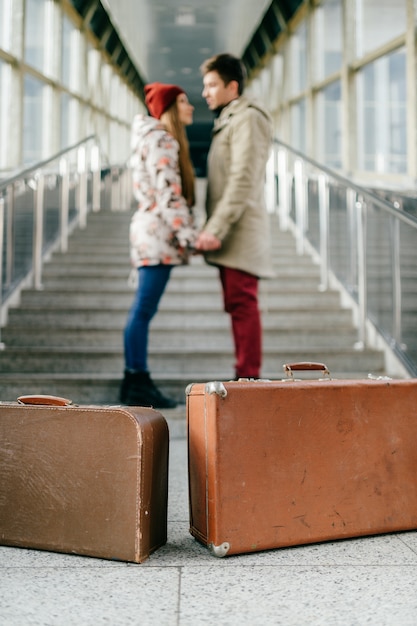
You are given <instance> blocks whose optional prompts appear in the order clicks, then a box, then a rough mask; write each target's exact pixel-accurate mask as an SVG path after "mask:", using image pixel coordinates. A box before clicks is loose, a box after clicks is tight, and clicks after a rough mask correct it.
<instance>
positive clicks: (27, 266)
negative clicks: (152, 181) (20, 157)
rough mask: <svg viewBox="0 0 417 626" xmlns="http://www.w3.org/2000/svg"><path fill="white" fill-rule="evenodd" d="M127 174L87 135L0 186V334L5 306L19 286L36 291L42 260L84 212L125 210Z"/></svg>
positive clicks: (83, 219) (62, 245) (64, 244)
mask: <svg viewBox="0 0 417 626" xmlns="http://www.w3.org/2000/svg"><path fill="white" fill-rule="evenodd" d="M129 176H130V170H129V169H128V167H127V164H126V163H123V164H121V165H111V166H110V165H109V164H108V159H107V158H106V157H105V156H103V153H102V151H101V149H100V145H99V141H98V139H97V137H96V136H95V135H90V136H89V137H87V138H86V139H84V140H82V141H79V142H77V143H76V144H74V145H72V146H70V147H69V148H67V149H65V150H61V151H60V152H57V153H56V154H55V155H53V156H52V157H50V158H48V159H45V160H43V161H40V162H39V163H36V164H34V165H31V166H30V167H27V168H24V169H22V170H20V171H18V172H16V173H14V174H13V175H12V176H10V177H8V178H7V179H4V180H2V181H1V182H0V332H1V327H2V326H3V325H4V324H5V323H6V319H7V312H8V309H9V306H11V305H12V304H14V303H16V302H18V299H19V297H20V292H21V290H22V289H23V288H24V287H27V286H33V287H34V288H35V289H42V271H43V265H44V263H45V260H46V259H48V258H50V256H51V254H52V252H53V251H55V250H60V251H61V252H63V253H65V252H66V251H67V249H68V237H69V235H70V233H71V232H72V230H74V228H76V227H79V228H85V227H86V224H87V216H88V213H89V212H90V211H93V212H97V211H100V209H101V207H102V205H105V206H106V207H107V208H109V209H111V210H116V209H120V208H129V206H130V194H131V181H130V178H129ZM0 340H1V335H0ZM3 347H4V345H3V344H2V342H1V341H0V348H3Z"/></svg>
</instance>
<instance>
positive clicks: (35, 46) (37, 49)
mask: <svg viewBox="0 0 417 626" xmlns="http://www.w3.org/2000/svg"><path fill="white" fill-rule="evenodd" d="M46 6H47V4H46V2H44V1H43V0H26V11H25V55H24V57H25V61H26V63H27V64H28V65H31V66H32V67H34V68H36V69H37V70H39V71H40V72H42V71H43V69H44V50H45V41H46V32H45V26H46Z"/></svg>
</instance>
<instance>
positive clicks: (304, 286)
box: [0, 210, 384, 404]
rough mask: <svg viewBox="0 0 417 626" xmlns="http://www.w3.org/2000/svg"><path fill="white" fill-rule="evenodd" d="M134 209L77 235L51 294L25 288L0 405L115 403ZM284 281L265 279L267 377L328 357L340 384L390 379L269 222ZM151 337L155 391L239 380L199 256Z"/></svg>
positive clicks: (51, 268) (58, 263)
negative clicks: (54, 399)
mask: <svg viewBox="0 0 417 626" xmlns="http://www.w3.org/2000/svg"><path fill="white" fill-rule="evenodd" d="M129 221H130V213H128V212H113V213H111V212H110V211H105V210H103V211H101V212H100V213H94V214H91V215H90V216H89V219H88V226H87V228H86V229H85V230H78V231H76V232H75V233H74V234H73V235H72V238H71V240H70V244H69V250H68V253H67V254H65V255H62V254H60V253H56V254H54V255H53V257H52V259H51V260H50V262H48V263H47V264H46V265H45V266H44V274H43V289H42V290H41V291H36V290H33V289H28V290H26V291H24V292H23V293H22V297H21V302H20V305H19V306H18V307H17V308H14V309H10V310H9V316H8V323H7V326H6V327H5V328H4V329H3V330H2V341H3V342H4V344H5V346H6V347H5V349H4V350H3V351H1V352H0V400H1V401H10V400H15V399H16V398H17V397H18V396H19V395H22V394H29V393H41V394H54V395H59V396H64V397H68V398H71V399H72V400H73V402H75V403H77V404H91V403H92V404H115V403H117V402H118V391H119V385H120V380H121V377H122V373H123V368H124V362H123V328H124V324H125V321H126V317H127V313H128V310H129V308H130V305H131V302H132V299H133V294H134V291H133V289H132V287H131V286H129V285H128V276H129V272H130V267H129V258H128V229H129ZM271 228H272V231H273V239H274V263H275V267H276V271H277V277H276V278H275V279H273V280H269V281H262V282H261V287H260V291H261V305H262V316H263V327H264V366H263V376H264V377H266V378H273V379H274V378H275V379H276V378H278V379H279V378H281V377H282V374H283V371H282V365H283V364H284V363H291V362H296V361H320V362H324V363H326V365H327V366H328V368H329V369H330V372H331V374H332V376H333V377H335V378H362V377H366V376H367V375H368V373H372V374H375V375H383V374H384V354H383V352H379V351H375V350H364V351H361V352H358V351H356V350H355V349H354V343H355V341H356V338H357V334H356V331H355V328H354V327H353V324H352V313H351V311H349V310H347V309H343V308H342V307H341V305H340V295H339V293H338V292H336V291H327V292H324V293H322V292H320V291H319V290H318V285H319V282H320V277H319V269H318V267H317V266H315V265H314V264H313V263H312V261H311V259H310V258H309V257H307V256H298V255H297V254H296V250H295V242H294V239H293V236H292V235H291V234H290V233H282V232H280V231H279V230H278V226H277V223H276V218H275V217H271ZM171 276H172V278H171V281H170V283H169V286H168V289H167V291H166V293H165V294H164V296H163V299H162V302H161V306H160V310H159V312H158V314H157V316H156V317H155V318H154V321H153V324H152V327H151V334H150V346H149V348H150V353H149V365H150V369H151V372H152V376H153V378H154V379H155V381H156V382H157V384H158V385H159V386H160V387H161V388H162V389H163V390H164V391H165V392H166V393H169V394H171V395H174V396H176V397H177V398H178V399H179V400H180V401H182V402H183V401H184V397H185V396H184V391H185V388H186V386H187V385H188V384H189V383H190V382H197V381H206V380H228V379H230V378H232V377H233V376H234V368H233V362H234V357H233V346H232V339H231V333H230V327H229V317H228V315H227V314H226V313H224V312H223V310H222V298H221V291H220V283H219V280H218V275H217V270H216V269H215V268H213V267H209V266H207V265H206V264H205V263H204V261H203V260H202V258H201V257H194V258H193V260H192V263H191V265H190V266H187V267H178V268H175V269H174V271H173V273H172V275H171Z"/></svg>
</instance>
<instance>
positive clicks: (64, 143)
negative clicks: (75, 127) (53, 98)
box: [61, 93, 71, 150]
mask: <svg viewBox="0 0 417 626" xmlns="http://www.w3.org/2000/svg"><path fill="white" fill-rule="evenodd" d="M70 101H71V98H70V96H69V95H68V94H67V93H63V94H62V95H61V150H64V149H65V148H68V147H69V145H70V127H69V124H70V114H69V109H70Z"/></svg>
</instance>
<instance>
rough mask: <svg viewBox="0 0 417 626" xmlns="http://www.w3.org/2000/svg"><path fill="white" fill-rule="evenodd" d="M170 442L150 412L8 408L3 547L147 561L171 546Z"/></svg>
mask: <svg viewBox="0 0 417 626" xmlns="http://www.w3.org/2000/svg"><path fill="white" fill-rule="evenodd" d="M27 403H29V404H27ZM32 403H35V404H32ZM168 439H169V437H168V426H167V423H166V420H165V419H164V417H163V416H162V415H161V414H160V413H158V412H157V411H154V410H153V409H150V408H142V407H122V406H114V407H110V406H109V407H103V406H70V405H69V401H67V400H65V399H63V398H55V397H53V396H36V397H34V398H29V397H22V398H21V399H20V402H18V403H6V402H2V403H0V543H1V544H3V545H7V546H19V547H25V548H38V549H43V550H50V551H57V552H66V553H74V554H80V555H88V556H93V557H99V558H103V559H117V560H122V561H131V562H135V563H140V562H142V561H144V560H145V559H146V558H147V557H148V556H149V554H150V553H151V552H153V551H154V550H156V549H157V548H158V547H160V546H162V545H163V544H164V543H166V540H167V497H168V445H169V441H168Z"/></svg>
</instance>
